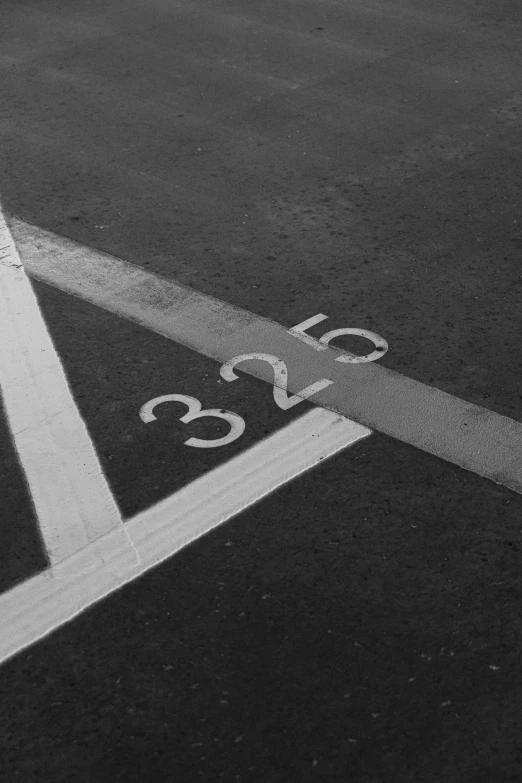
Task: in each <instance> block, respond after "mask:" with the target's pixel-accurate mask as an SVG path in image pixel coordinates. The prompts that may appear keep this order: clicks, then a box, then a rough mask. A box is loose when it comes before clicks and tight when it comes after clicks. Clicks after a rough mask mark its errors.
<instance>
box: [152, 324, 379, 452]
mask: <svg viewBox="0 0 522 783" xmlns="http://www.w3.org/2000/svg"><path fill="white" fill-rule="evenodd" d="M326 318H328V316H327V315H323V314H322V313H318V315H314V316H312V318H309V319H308V320H307V321H303V322H302V323H300V324H297V326H294V327H292V329H289V330H288V331H289V333H290V334H292V335H294V336H295V337H297V338H298V339H299V340H302V341H303V342H305V343H307V345H311V346H312V347H313V348H315V349H316V350H318V351H325V350H326V349H327V348H328V344H329V342H330V340H333V339H334V337H340V336H341V335H343V334H356V335H359V336H360V337H366V339H368V340H371V342H373V343H374V345H375V350H374V351H373V352H372V353H369V354H367V355H365V356H348V355H343V356H339V357H338V358H337V359H336V360H335V361H336V362H351V363H359V362H374V361H375V360H376V359H380V358H381V356H384V354H385V353H386V351H387V350H388V343H387V342H386V340H385V339H384V338H383V337H380V335H378V334H375V332H369V331H368V330H367V329H332V331H330V332H326V334H323V336H322V337H321V338H320V339H319V340H316V339H315V338H314V337H310V335H308V334H306V330H307V329H310V328H311V327H312V326H315V324H318V323H321V321H324V320H325V319H326ZM251 359H258V360H259V361H262V362H268V364H270V365H271V366H272V368H273V371H274V401H275V403H276V405H278V406H279V407H280V408H282V409H283V410H284V411H287V410H289V408H293V407H294V405H298V403H300V402H303V400H307V399H309V398H310V397H312V396H313V395H314V394H317V392H319V391H321V390H322V389H326V387H327V386H330V385H331V384H332V383H333V381H331V380H329V379H328V378H322V379H321V380H320V381H316V382H315V383H311V384H310V385H309V386H307V387H306V388H304V389H301V391H300V392H298V393H297V394H293V395H292V396H291V397H289V396H288V392H287V386H288V369H287V366H286V364H285V363H284V361H283V360H282V359H279V358H278V357H277V356H273V355H272V354H270V353H243V354H241V356H235V357H234V358H233V359H229V360H228V361H227V362H225V363H224V364H223V365H222V366H221V367H220V370H219V373H220V375H221V377H222V378H224V379H225V380H226V381H237V380H238V378H239V376H238V375H236V373H235V372H234V367H235V366H236V365H237V364H240V362H246V361H249V360H251ZM163 402H183V403H185V405H186V406H187V407H188V413H186V414H185V415H184V416H182V417H181V419H180V421H182V422H183V423H184V424H186V423H188V422H189V421H193V420H194V419H200V418H204V417H205V416H214V417H216V418H218V419H225V420H226V421H228V423H229V424H230V432H229V433H228V435H225V436H224V437H223V438H216V439H215V440H204V439H202V438H189V439H188V440H186V441H185V446H193V447H194V448H198V449H212V448H216V447H218V446H226V445H227V444H229V443H232V442H233V441H235V440H237V439H238V438H239V437H240V436H241V435H242V434H243V432H244V431H245V426H246V425H245V421H244V419H242V418H241V416H238V414H237V413H232V412H231V411H225V410H222V409H218V408H208V409H207V410H201V403H200V401H199V400H198V399H197V398H196V397H190V396H189V395H188V394H164V395H163V396H161V397H154V399H153V400H149V402H147V403H145V405H143V406H142V408H141V410H140V418H141V420H142V421H144V422H145V423H146V424H147V423H149V422H151V421H155V420H156V416H155V415H154V412H153V411H154V408H155V407H156V405H159V404H160V403H163Z"/></svg>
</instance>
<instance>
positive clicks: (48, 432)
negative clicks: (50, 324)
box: [0, 211, 122, 633]
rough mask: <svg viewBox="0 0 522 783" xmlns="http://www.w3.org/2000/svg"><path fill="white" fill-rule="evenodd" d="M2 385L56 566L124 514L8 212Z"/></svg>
mask: <svg viewBox="0 0 522 783" xmlns="http://www.w3.org/2000/svg"><path fill="white" fill-rule="evenodd" d="M0 387H1V390H2V396H3V401H4V406H5V409H6V413H7V417H8V420H9V426H10V429H11V432H12V435H13V439H14V443H15V446H16V449H17V451H18V455H19V457H20V461H21V463H22V467H23V469H24V472H25V475H26V477H27V481H28V484H29V488H30V491H31V495H32V499H33V502H34V506H35V509H36V514H37V517H38V522H39V526H40V531H41V534H42V537H43V540H44V543H45V547H46V549H47V553H48V556H49V560H50V562H51V564H56V563H59V562H60V561H62V560H64V559H66V558H67V557H69V556H70V555H71V554H72V553H73V552H76V551H77V550H79V549H81V548H82V547H85V546H87V545H88V544H89V543H90V542H92V541H93V540H95V539H97V538H99V537H100V536H103V535H105V534H106V533H108V532H109V531H110V530H112V529H113V528H116V527H118V526H121V525H122V519H121V515H120V512H119V510H118V508H117V505H116V503H115V501H114V498H113V496H112V494H111V491H110V489H109V487H108V485H107V482H106V480H105V477H104V475H103V472H102V470H101V467H100V464H99V462H98V458H97V456H96V453H95V450H94V447H93V445H92V443H91V440H90V438H89V435H88V433H87V429H86V427H85V424H84V422H83V420H82V418H81V416H80V414H79V412H78V410H77V408H76V405H75V403H74V399H73V397H72V394H71V392H70V389H69V386H68V384H67V380H66V377H65V374H64V371H63V369H62V366H61V364H60V360H59V358H58V356H57V354H56V351H55V349H54V346H53V344H52V341H51V338H50V336H49V333H48V331H47V328H46V326H45V323H44V320H43V318H42V315H41V313H40V308H39V307H38V302H37V300H36V297H35V295H34V292H33V290H32V288H31V284H30V282H29V280H28V278H27V276H26V274H25V272H24V270H23V268H22V264H21V262H20V258H19V256H18V253H17V251H16V247H15V245H14V242H13V240H12V237H11V234H10V231H9V229H8V227H7V225H6V223H5V219H4V217H3V215H2V213H1V211H0ZM7 524H8V520H7ZM2 633H3V631H2Z"/></svg>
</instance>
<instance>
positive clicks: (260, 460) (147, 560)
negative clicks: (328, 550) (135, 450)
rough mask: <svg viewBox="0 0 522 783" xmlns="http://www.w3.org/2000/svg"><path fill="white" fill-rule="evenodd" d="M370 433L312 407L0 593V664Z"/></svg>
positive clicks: (348, 421)
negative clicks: (73, 552)
mask: <svg viewBox="0 0 522 783" xmlns="http://www.w3.org/2000/svg"><path fill="white" fill-rule="evenodd" d="M370 434H371V431H370V430H369V429H367V427H363V426H361V425H360V424H356V423H355V422H353V421H350V420H349V419H345V418H344V417H343V416H339V415H337V414H335V413H331V411H326V410H323V409H322V408H314V409H313V410H311V411H309V412H308V413H305V414H304V415H303V416H301V417H300V418H299V419H297V420H296V421H293V422H291V423H290V424H288V425H287V426H286V427H284V428H283V429H281V430H278V431H277V432H275V433H274V434H273V435H270V436H269V437H267V438H265V440H263V441H261V442H260V443H257V444H256V445H255V446H252V447H251V448H250V449H247V451H244V452H243V453H241V454H238V455H237V456H236V457H234V458H233V459H231V460H229V461H228V462H226V463H225V464H224V465H220V466H219V467H217V468H215V469H214V470H212V471H210V472H209V473H206V474H205V475H203V476H201V477H200V478H199V479H196V480H195V481H193V482H192V483H190V484H189V485H188V486H186V487H184V488H183V489H181V490H179V492H176V493H174V494H173V495H171V496H170V497H168V498H166V499H165V500H163V501H161V502H160V503H157V504H156V505H155V506H152V507H151V508H149V509H147V510H146V511H143V512H141V513H139V514H137V515H136V516H134V517H132V518H131V519H129V520H128V522H126V523H125V524H124V526H123V529H121V528H120V529H117V530H112V531H111V532H109V533H107V534H106V535H105V536H103V538H100V539H98V540H97V541H93V542H92V543H90V544H89V545H88V546H86V547H85V548H84V549H82V550H81V551H80V552H76V553H75V554H73V555H72V556H71V557H70V558H68V559H67V560H65V561H63V562H62V563H59V564H58V565H56V566H54V567H53V568H50V569H47V570H46V571H44V572H43V573H41V574H38V576H34V577H33V578H32V579H28V580H27V581H26V582H23V583H22V584H20V585H17V586H16V587H14V588H13V589H12V590H9V591H8V592H6V593H4V594H3V595H0V618H1V628H2V633H1V634H0V663H1V662H2V661H4V660H6V659H7V658H10V657H11V656H12V655H14V654H15V653H17V652H19V651H20V650H22V649H23V648H24V647H27V646H28V645H30V644H32V643H33V642H35V641H37V640H38V639H41V638H42V637H43V636H46V635H47V634H49V633H50V632H51V631H53V630H54V629H55V628H57V627H59V626H60V625H63V624H64V623H66V622H68V621H69V620H72V619H73V618H74V617H76V616H77V615H78V614H80V612H82V611H84V610H85V609H87V607H89V606H91V605H92V604H93V603H95V602H96V601H99V600H100V599H101V598H104V597H105V596H107V595H109V594H110V593H112V592H114V591H115V590H117V589H118V588H120V587H122V586H123V585H125V584H127V583H128V582H130V581H132V580H133V579H136V578H137V577H138V576H140V575H141V574H143V573H145V572H146V571H148V570H150V569H151V568H153V567H154V566H155V565H157V564H158V563H160V562H162V561H163V560H165V559H166V558H168V557H171V556H172V555H174V554H175V553H176V552H178V551H179V550H180V549H182V548H183V547H185V546H186V545H187V544H189V543H191V542H192V541H195V540H197V539H198V538H200V537H201V536H203V535H205V534H206V533H208V532H209V531H210V530H212V529H213V528H215V527H217V526H218V525H221V524H223V523H224V522H226V521H227V520H228V519H230V518H231V517H233V516H235V515H236V514H239V513H240V512H241V511H244V510H245V509H246V508H247V507H248V506H250V505H252V504H253V503H255V502H256V501H258V500H260V499H261V498H263V497H265V496H266V495H267V494H268V493H270V492H272V491H273V490H275V489H277V487H280V486H282V485H283V484H285V483H286V482H288V481H291V480H292V479H294V478H296V477H297V476H299V475H300V474H302V473H303V472H304V471H307V470H310V469H311V468H313V467H314V466H315V465H318V464H320V463H321V462H322V461H323V460H325V459H327V458H328V457H331V456H333V455H334V454H336V453H337V452H339V451H341V450H342V449H344V448H346V447H347V446H350V445H352V444H354V443H356V442H357V441H358V440H361V438H365V437H367V436H368V435H370Z"/></svg>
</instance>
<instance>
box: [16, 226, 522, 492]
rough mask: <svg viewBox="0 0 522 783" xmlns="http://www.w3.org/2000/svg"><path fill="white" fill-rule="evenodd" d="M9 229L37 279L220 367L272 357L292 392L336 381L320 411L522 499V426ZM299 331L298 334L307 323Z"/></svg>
mask: <svg viewBox="0 0 522 783" xmlns="http://www.w3.org/2000/svg"><path fill="white" fill-rule="evenodd" d="M12 228H13V231H14V233H15V238H16V242H17V245H18V248H19V251H20V254H21V256H22V258H23V261H24V265H25V266H26V268H27V270H28V272H29V274H30V275H32V276H33V277H35V278H36V279H39V280H42V281H44V282H46V283H49V284H51V285H53V286H55V287H57V288H60V289H62V290H63V291H66V292H68V293H71V294H73V295H75V296H79V297H81V298H83V299H87V300H88V301H91V302H93V303H94V304H97V305H98V306H100V307H103V308H105V309H107V310H109V311H111V312H113V313H116V314H118V315H121V316H123V317H126V318H129V319H131V320H133V321H136V322H137V323H140V324H142V325H144V326H147V327H148V328H150V329H152V330H153V331H156V332H158V333H159V334H162V335H164V336H166V337H169V338H171V339H173V340H175V341H177V342H178V343H181V344H182V345H185V346H187V347H189V348H193V349H194V350H196V351H198V352H199V353H202V354H203V355H205V356H208V357H211V358H213V359H216V360H217V361H220V362H222V363H225V362H229V361H230V360H231V359H233V358H234V357H237V356H240V355H243V354H251V353H257V354H260V353H265V354H270V355H272V356H274V357H275V358H277V359H280V360H282V361H284V362H285V364H286V365H287V366H288V368H289V375H288V389H289V391H291V392H293V393H294V394H295V393H296V392H298V391H299V389H303V388H305V387H307V386H309V385H310V384H312V383H314V382H317V381H319V380H320V379H321V378H328V379H329V380H331V381H332V383H331V384H330V385H329V386H328V387H326V388H323V389H321V390H319V391H318V393H317V394H316V395H315V396H314V402H315V403H317V404H318V405H321V406H323V407H324V408H327V409H329V410H332V411H334V412H336V413H339V414H341V415H343V416H345V417H347V418H351V419H355V420H356V421H358V422H360V423H362V424H364V425H366V426H368V427H371V428H372V429H376V430H379V431H381V432H383V433H385V434H387V435H391V436H393V437H395V438H397V439H399V440H402V441H404V442H406V443H409V444H411V445H413V446H416V447H418V448H420V449H423V450H424V451H427V452H429V453H431V454H434V455H436V456H438V457H441V458H443V459H445V460H448V461H449V462H452V463H454V464H456V465H459V466H461V467H463V468H465V469H467V470H471V471H473V472H475V473H477V474H479V475H481V476H484V477H486V478H489V479H491V480H492V481H495V482H497V483H499V484H503V485H504V486H506V487H508V488H510V489H512V490H514V491H516V492H519V493H522V424H521V423H520V422H518V421H515V420H513V419H510V418H508V417H506V416H501V415H500V414H498V413H495V412H494V411H491V410H488V409H486V408H483V407H480V406H478V405H473V404H471V403H469V402H466V401H465V400H462V399H460V398H458V397H454V396H452V395H451V394H447V393H445V392H443V391H441V390H440V389H437V388H435V387H432V386H428V385H426V384H423V383H420V382H418V381H415V380H413V379H411V378H408V377H407V376H404V375H401V374H400V373H397V372H394V371H393V370H389V369H387V368H385V367H383V366H382V365H378V364H375V363H364V364H363V363H356V362H348V363H343V362H339V359H340V358H341V357H342V356H347V352H346V351H339V350H338V349H336V348H332V347H330V346H326V350H324V349H322V345H323V344H321V349H320V350H314V349H313V346H312V345H311V342H310V341H312V343H313V338H310V339H302V338H303V335H301V336H299V335H296V334H295V332H294V333H292V330H291V329H287V328H285V327H283V326H281V325H280V324H277V323H274V322H273V321H270V320H268V319H266V318H263V317H261V316H258V315H255V314H254V313H249V312H246V311H245V310H241V309H240V308H237V307H234V306H232V305H229V304H226V303H225V302H220V301H219V300H217V299H214V298H213V297H210V296H207V295H204V294H201V293H199V292H197V291H194V290H192V289H190V288H187V287H186V286H182V285H180V284H178V283H176V282H174V281H173V280H170V279H166V278H162V277H160V276H159V275H154V274H151V273H149V272H146V271H145V270H144V269H142V268H141V267H138V266H135V265H133V264H129V263H127V262H125V261H122V260H120V259H117V258H114V257H113V256H109V255H107V254H104V253H102V252H100V251H96V250H93V249H91V248H88V247H85V246H83V245H80V244H78V243H76V242H74V241H73V240H69V239H67V238H65V237H59V236H57V235H56V234H53V233H52V232H49V231H45V230H43V229H40V228H38V227H36V226H31V225H29V224H27V223H25V222H23V221H20V220H16V219H15V220H13V222H12ZM321 318H322V315H321ZM312 320H314V317H312V318H311V319H309V321H310V322H311V321H312ZM299 326H300V327H301V331H302V330H303V328H304V327H306V322H305V323H304V324H300V325H299ZM294 329H298V327H294ZM334 331H337V330H334ZM331 335H332V332H330V333H328V335H325V336H324V338H326V337H329V336H330V337H331ZM316 342H318V343H320V341H316ZM315 347H317V346H315ZM343 361H344V360H343ZM242 369H243V370H245V371H246V372H248V373H250V374H251V375H254V376H256V377H258V378H261V379H263V380H265V381H268V382H270V383H273V382H274V378H273V372H272V368H271V367H270V366H267V364H266V362H260V361H258V360H255V359H252V360H249V361H247V362H245V363H244V364H242ZM276 385H277V384H276Z"/></svg>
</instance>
